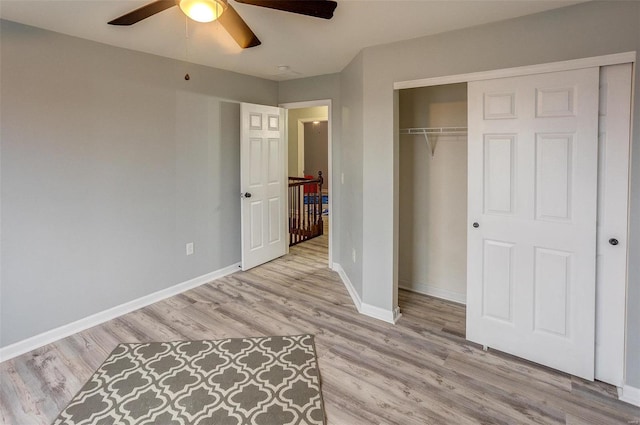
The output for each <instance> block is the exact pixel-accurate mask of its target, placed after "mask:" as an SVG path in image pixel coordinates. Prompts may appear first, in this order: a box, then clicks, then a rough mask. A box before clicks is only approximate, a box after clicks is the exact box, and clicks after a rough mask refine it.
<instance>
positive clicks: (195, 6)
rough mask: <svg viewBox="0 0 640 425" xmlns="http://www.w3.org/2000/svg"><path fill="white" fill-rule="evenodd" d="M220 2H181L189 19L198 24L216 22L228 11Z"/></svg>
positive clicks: (205, 0) (217, 0)
mask: <svg viewBox="0 0 640 425" xmlns="http://www.w3.org/2000/svg"><path fill="white" fill-rule="evenodd" d="M226 6H227V5H226V3H224V2H223V1H220V0H180V9H182V11H183V12H184V14H185V15H187V16H188V17H189V18H191V19H193V20H194V21H198V22H211V21H215V20H216V19H218V18H219V17H220V15H222V12H224V10H225V9H226Z"/></svg>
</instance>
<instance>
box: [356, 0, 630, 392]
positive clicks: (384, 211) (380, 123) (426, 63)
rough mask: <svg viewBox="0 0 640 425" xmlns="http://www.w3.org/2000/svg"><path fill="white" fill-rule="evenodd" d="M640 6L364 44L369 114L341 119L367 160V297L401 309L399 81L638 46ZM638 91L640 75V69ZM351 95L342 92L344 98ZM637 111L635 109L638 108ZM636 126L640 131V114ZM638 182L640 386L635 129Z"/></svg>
mask: <svg viewBox="0 0 640 425" xmlns="http://www.w3.org/2000/svg"><path fill="white" fill-rule="evenodd" d="M639 31H640V3H638V2H588V3H584V4H579V5H576V6H571V7H567V8H563V9H557V10H554V11H551V12H545V13H541V14H537V15H531V16H526V17H522V18H517V19H512V20H508V21H504V22H499V23H495V24H490V25H483V26H478V27H475V28H470V29H465V30H459V31H454V32H449V33H445V34H440V35H435V36H429V37H423V38H418V39H414V40H409V41H404V42H399V43H393V44H388V45H383V46H375V47H371V48H367V49H365V50H364V51H363V53H362V55H363V58H362V61H363V75H364V76H363V79H364V89H363V102H362V103H363V116H362V121H357V120H354V121H353V122H347V121H345V122H343V125H344V126H345V127H346V126H349V128H343V133H349V132H351V133H352V134H354V135H357V134H358V133H359V131H360V128H361V129H362V136H361V140H360V141H354V142H353V143H355V144H358V143H360V144H362V146H363V154H362V157H361V158H359V159H357V162H358V163H357V164H352V163H350V164H349V167H355V168H359V167H362V170H363V181H365V182H366V184H365V185H362V186H361V187H362V191H363V204H362V209H363V211H366V212H367V214H366V215H365V216H364V222H363V223H364V226H363V238H362V241H363V242H362V245H363V246H364V247H365V252H364V253H363V264H362V270H363V277H362V281H363V282H365V287H364V288H363V296H364V297H363V298H364V299H363V301H364V302H366V303H368V304H372V305H374V306H378V307H380V308H383V309H386V310H391V309H393V308H394V307H395V305H394V304H395V301H394V300H395V293H396V287H397V269H396V263H395V262H394V247H395V246H397V232H395V233H394V230H395V228H396V227H397V222H398V214H397V211H395V208H394V200H395V199H397V196H398V195H397V193H398V176H397V174H398V173H397V156H398V153H397V152H398V146H397V145H398V142H397V140H394V135H395V134H396V133H395V131H396V130H397V128H398V122H397V118H396V120H395V121H394V117H397V106H395V104H394V98H395V97H397V94H394V90H393V83H394V82H397V81H405V80H412V79H419V78H428V77H436V76H446V75H455V74H464V73H470V72H478V71H485V70H492V69H500V68H509V67H515V66H522V65H533V64H538V63H545V62H553V61H562V60H568V59H577V58H583V57H590V56H598V55H605V54H611V53H619V52H627V51H635V50H637V49H638V48H639V47H640V35H639ZM636 83H637V84H636V88H637V87H638V84H640V81H639V80H638V78H637V75H636ZM343 101H344V99H343ZM636 111H637V108H636ZM634 121H635V124H636V126H635V128H636V129H637V128H640V122H639V121H640V120H639V118H638V113H637V112H636V115H635V117H634ZM633 144H634V153H633V155H634V156H633V164H632V166H633V174H632V182H631V190H632V202H631V216H632V223H631V241H630V250H631V257H630V258H631V261H630V263H631V266H630V270H629V302H630V306H629V309H628V311H629V315H628V334H629V341H628V352H627V372H626V374H627V382H628V383H629V384H630V385H634V386H636V387H638V386H640V362H638V358H640V314H638V310H639V309H638V300H639V299H640V268H639V266H638V264H637V263H638V262H637V261H633V259H634V258H638V254H640V219H638V217H640V153H639V151H640V132H638V131H636V132H635V135H634V140H633Z"/></svg>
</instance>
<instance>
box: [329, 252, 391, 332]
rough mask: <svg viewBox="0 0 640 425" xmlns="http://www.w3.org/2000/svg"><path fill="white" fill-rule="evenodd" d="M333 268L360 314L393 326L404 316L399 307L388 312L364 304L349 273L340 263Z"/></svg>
mask: <svg viewBox="0 0 640 425" xmlns="http://www.w3.org/2000/svg"><path fill="white" fill-rule="evenodd" d="M332 268H333V270H335V271H336V272H337V273H338V275H339V276H340V279H342V283H343V284H344V286H345V288H347V292H349V295H350V296H351V299H352V300H353V304H355V306H356V309H357V310H358V313H360V314H363V315H365V316H369V317H372V318H374V319H378V320H382V321H383V322H387V323H391V324H395V323H396V322H397V321H398V319H399V318H400V317H401V316H402V314H400V308H399V307H395V308H394V309H393V310H386V309H384V308H380V307H376V306H374V305H371V304H367V303H363V302H362V299H360V296H359V295H358V293H357V292H356V289H355V288H354V287H353V283H351V280H350V279H349V276H347V273H346V272H345V271H344V269H343V268H342V266H341V265H340V264H338V263H333V267H332Z"/></svg>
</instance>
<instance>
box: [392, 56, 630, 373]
mask: <svg viewBox="0 0 640 425" xmlns="http://www.w3.org/2000/svg"><path fill="white" fill-rule="evenodd" d="M625 63H631V64H632V73H631V75H632V76H635V67H636V52H635V51H631V52H623V53H615V54H610V55H602V56H594V57H588V58H582V59H573V60H567V61H559V62H550V63H543V64H536V65H527V66H520V67H515V68H503V69H495V70H490V71H481V72H473V73H468V74H456V75H445V76H440V77H430V78H422V79H416V80H407V81H398V82H394V84H393V89H394V90H395V91H397V90H401V89H410V88H418V87H429V86H439V85H446V84H455V83H469V82H472V81H481V80H490V79H498V78H507V77H517V76H524V75H534V74H543V73H549V72H558V71H570V70H576V69H582V68H591V67H603V66H608V65H620V64H625ZM395 98H396V100H395V101H396V102H397V96H395ZM634 103H635V90H634V89H633V82H632V90H631V105H632V107H631V111H632V113H633V111H634V107H633V105H634ZM394 131H395V133H396V134H398V132H399V129H398V123H397V122H396V123H395V129H394ZM396 139H397V137H396ZM629 139H630V150H629V152H628V161H629V162H630V161H631V148H632V141H633V121H632V122H631V125H630V128H629ZM394 162H395V163H396V167H397V161H394ZM630 178H631V175H630V174H629V179H630ZM629 187H630V186H629ZM627 196H628V197H629V199H628V203H627V223H626V228H627V232H626V237H627V240H628V239H629V231H630V228H629V212H630V208H631V200H630V196H631V190H629V191H628V195H627ZM598 202H600V200H598ZM398 220H399V217H398V216H397V214H396V215H395V216H394V223H393V224H394V229H395V231H394V243H395V245H397V244H398V238H399V232H398V230H397V229H398ZM625 254H626V258H627V261H626V263H627V267H626V271H627V273H628V270H629V244H627V248H626V253H625ZM393 261H394V269H395V270H397V269H398V259H397V258H394V259H393ZM628 287H629V281H628V275H627V277H626V280H625V306H626V305H627V302H626V301H627V295H626V294H628ZM395 290H396V291H397V290H398V289H397V286H396V288H395ZM626 318H627V314H626V313H625V324H624V333H625V347H624V348H623V349H624V354H625V355H624V359H623V362H622V363H623V364H622V370H623V376H626V344H627V328H628V327H627V323H626ZM594 349H595V347H594Z"/></svg>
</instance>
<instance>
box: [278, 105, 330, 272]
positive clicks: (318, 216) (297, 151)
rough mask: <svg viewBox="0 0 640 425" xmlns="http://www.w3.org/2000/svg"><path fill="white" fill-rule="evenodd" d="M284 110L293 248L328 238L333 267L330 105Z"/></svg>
mask: <svg viewBox="0 0 640 425" xmlns="http://www.w3.org/2000/svg"><path fill="white" fill-rule="evenodd" d="M281 107H283V108H285V109H287V145H288V148H287V150H288V160H287V175H288V176H289V200H288V202H289V208H288V210H289V240H290V246H291V245H295V244H298V243H306V241H308V240H313V239H314V238H327V241H326V242H327V244H328V262H329V267H331V264H332V255H331V252H332V250H331V227H332V226H331V221H332V220H331V214H332V196H331V119H330V117H331V103H330V101H328V100H324V101H322V100H321V101H312V102H300V103H291V104H285V105H281ZM316 242H317V240H316Z"/></svg>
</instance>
